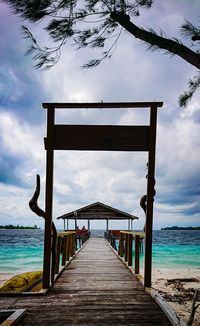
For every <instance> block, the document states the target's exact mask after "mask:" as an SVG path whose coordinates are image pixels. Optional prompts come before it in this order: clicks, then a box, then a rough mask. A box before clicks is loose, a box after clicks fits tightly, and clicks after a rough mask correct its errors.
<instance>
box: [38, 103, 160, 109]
mask: <svg viewBox="0 0 200 326" xmlns="http://www.w3.org/2000/svg"><path fill="white" fill-rule="evenodd" d="M152 105H155V106H156V107H162V106H163V102H96V103H56V102H54V103H42V107H43V108H44V109H51V108H52V107H53V108H55V109H95V108H99V109H122V108H123V109H125V108H149V107H151V106H152Z"/></svg>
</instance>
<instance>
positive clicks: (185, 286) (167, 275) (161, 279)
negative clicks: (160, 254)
mask: <svg viewBox="0 0 200 326" xmlns="http://www.w3.org/2000/svg"><path fill="white" fill-rule="evenodd" d="M193 278H194V280H195V279H196V281H194V282H191V281H187V279H193ZM173 279H185V280H184V281H178V280H177V281H172V280H173ZM167 280H169V282H168V281H167ZM152 289H154V290H156V291H157V292H158V293H159V294H160V295H161V296H162V297H163V298H164V300H165V301H166V302H167V303H168V304H169V305H170V306H171V307H172V308H173V309H174V310H175V311H176V313H177V315H178V316H179V317H180V318H181V319H182V320H183V321H184V322H185V323H187V321H188V319H189V315H190V312H191V306H192V299H193V296H194V292H195V291H196V290H198V289H200V269H198V268H196V269H192V268H191V269H189V268H188V269H184V270H183V269H161V268H160V269H154V270H153V273H152ZM197 302H200V297H199V300H197ZM192 326H200V306H199V307H198V308H197V310H196V313H195V318H194V322H193V324H192Z"/></svg>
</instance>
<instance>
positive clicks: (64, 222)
mask: <svg viewBox="0 0 200 326" xmlns="http://www.w3.org/2000/svg"><path fill="white" fill-rule="evenodd" d="M63 222H64V231H65V218H64V219H63Z"/></svg>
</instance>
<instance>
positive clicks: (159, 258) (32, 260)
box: [0, 230, 200, 273]
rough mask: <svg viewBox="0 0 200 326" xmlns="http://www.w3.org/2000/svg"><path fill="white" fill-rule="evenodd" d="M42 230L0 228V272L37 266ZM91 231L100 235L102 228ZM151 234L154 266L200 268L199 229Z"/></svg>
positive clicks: (21, 270)
mask: <svg viewBox="0 0 200 326" xmlns="http://www.w3.org/2000/svg"><path fill="white" fill-rule="evenodd" d="M43 234H44V231H43V230H0V272H2V273H19V272H24V271H33V270H41V269H42V261H43ZM92 234H93V236H96V235H97V236H102V235H103V230H93V231H92ZM153 235H154V237H153V267H154V268H160V269H162V268H167V269H170V268H171V269H172V268H173V269H188V268H192V269H200V231H182V230H180V231H167V230H166V231H165V230H163V231H154V234H153ZM143 257H144V255H141V267H142V265H143Z"/></svg>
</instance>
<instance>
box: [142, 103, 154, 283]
mask: <svg viewBox="0 0 200 326" xmlns="http://www.w3.org/2000/svg"><path fill="white" fill-rule="evenodd" d="M156 122H157V106H155V105H152V106H151V111H150V130H149V156H148V179H147V207H146V231H145V261H144V286H145V287H151V274H152V227H153V200H154V195H155V190H154V185H155V149H156Z"/></svg>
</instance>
